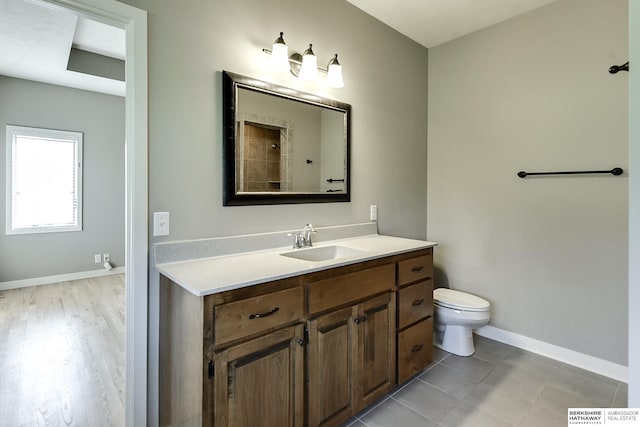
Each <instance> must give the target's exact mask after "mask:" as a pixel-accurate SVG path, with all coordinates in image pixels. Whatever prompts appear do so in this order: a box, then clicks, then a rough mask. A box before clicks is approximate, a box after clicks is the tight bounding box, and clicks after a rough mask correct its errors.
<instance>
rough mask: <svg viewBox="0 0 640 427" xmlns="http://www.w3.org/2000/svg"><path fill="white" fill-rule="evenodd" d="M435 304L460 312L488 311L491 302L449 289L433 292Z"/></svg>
mask: <svg viewBox="0 0 640 427" xmlns="http://www.w3.org/2000/svg"><path fill="white" fill-rule="evenodd" d="M433 303H434V304H435V305H438V306H440V307H444V308H450V309H452V310H459V311H488V310H489V306H490V304H489V301H487V300H484V299H482V298H480V297H477V296H475V295H471V294H468V293H466V292H460V291H456V290H453V289H447V288H437V289H434V290H433Z"/></svg>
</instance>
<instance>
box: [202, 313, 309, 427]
mask: <svg viewBox="0 0 640 427" xmlns="http://www.w3.org/2000/svg"><path fill="white" fill-rule="evenodd" d="M303 337H304V335H303V325H297V326H291V327H288V328H284V329H280V330H278V331H276V332H273V333H270V334H268V335H265V336H263V337H260V338H256V339H253V340H251V341H248V342H246V343H242V344H238V345H236V346H234V347H230V348H228V349H226V350H224V351H220V352H217V353H216V354H215V356H214V358H215V373H214V377H215V389H214V400H215V404H214V413H215V415H214V418H215V426H216V427H223V426H233V427H255V426H289V427H299V426H302V424H303V419H302V414H303V391H304V390H303V384H304V382H303V381H304V378H303V356H304V351H303V347H302V345H301V342H300V341H299V340H302V339H303ZM302 343H303V342H302Z"/></svg>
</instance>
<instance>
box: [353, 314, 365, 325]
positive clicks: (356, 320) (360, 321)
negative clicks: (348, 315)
mask: <svg viewBox="0 0 640 427" xmlns="http://www.w3.org/2000/svg"><path fill="white" fill-rule="evenodd" d="M365 320H367V316H362V317H356V318H355V319H353V321H354V322H356V324H358V323H362V322H364V321H365Z"/></svg>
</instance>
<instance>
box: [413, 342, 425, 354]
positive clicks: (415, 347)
mask: <svg viewBox="0 0 640 427" xmlns="http://www.w3.org/2000/svg"><path fill="white" fill-rule="evenodd" d="M420 350H422V344H418V345H414V346H413V348H412V349H411V352H412V353H417V352H419V351H420Z"/></svg>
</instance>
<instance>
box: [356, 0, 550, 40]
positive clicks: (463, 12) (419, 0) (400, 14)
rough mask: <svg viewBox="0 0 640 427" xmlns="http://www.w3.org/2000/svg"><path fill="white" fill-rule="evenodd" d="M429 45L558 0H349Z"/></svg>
mask: <svg viewBox="0 0 640 427" xmlns="http://www.w3.org/2000/svg"><path fill="white" fill-rule="evenodd" d="M347 1H348V2H349V3H351V4H353V5H354V6H356V7H358V8H359V9H361V10H363V11H365V12H367V13H368V14H369V15H371V16H373V17H375V18H377V19H378V20H380V21H382V22H384V23H385V24H387V25H389V26H390V27H391V28H393V29H395V30H397V31H398V32H400V33H402V34H404V35H406V36H407V37H409V38H411V39H413V40H415V41H416V42H418V43H420V44H421V45H423V46H425V47H427V48H430V47H434V46H437V45H439V44H442V43H445V42H448V41H449V40H453V39H455V38H458V37H461V36H464V35H465V34H469V33H472V32H474V31H477V30H480V29H482V28H486V27H488V26H490V25H493V24H496V23H498V22H501V21H505V20H507V19H510V18H513V17H514V16H517V15H520V14H522V13H525V12H529V11H530V10H533V9H536V8H538V7H540V6H544V5H546V4H549V3H553V2H554V1H556V0H393V1H389V0H347Z"/></svg>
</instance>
